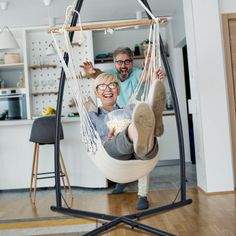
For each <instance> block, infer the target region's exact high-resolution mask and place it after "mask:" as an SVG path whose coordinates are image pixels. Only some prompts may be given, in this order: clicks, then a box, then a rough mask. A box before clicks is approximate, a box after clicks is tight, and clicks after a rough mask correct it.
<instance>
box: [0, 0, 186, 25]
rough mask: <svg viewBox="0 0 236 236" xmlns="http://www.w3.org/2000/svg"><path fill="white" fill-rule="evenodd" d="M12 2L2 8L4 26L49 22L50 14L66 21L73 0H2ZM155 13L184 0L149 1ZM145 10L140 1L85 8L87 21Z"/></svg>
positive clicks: (101, 2)
mask: <svg viewBox="0 0 236 236" xmlns="http://www.w3.org/2000/svg"><path fill="white" fill-rule="evenodd" d="M3 1H6V2H8V8H7V9H6V10H5V11H3V10H0V27H1V28H2V27H3V26H4V25H7V26H9V27H24V26H27V27H28V26H39V25H47V24H48V22H49V20H48V18H49V17H53V18H54V19H56V22H57V23H63V20H64V15H65V11H66V8H67V6H68V5H70V4H72V3H73V0H51V4H50V5H49V6H45V4H44V1H43V0H20V1H19V0H0V2H3ZM147 1H148V3H149V6H150V7H151V10H152V12H153V14H154V15H155V16H172V15H173V14H174V12H175V10H176V8H177V7H178V6H179V4H180V2H181V1H182V0H147ZM137 11H142V13H143V16H145V15H146V14H145V12H144V9H143V8H142V7H141V5H140V4H139V3H138V1H137V0H84V1H83V5H82V9H81V18H82V21H83V22H90V21H104V20H120V19H132V18H135V17H136V12H137Z"/></svg>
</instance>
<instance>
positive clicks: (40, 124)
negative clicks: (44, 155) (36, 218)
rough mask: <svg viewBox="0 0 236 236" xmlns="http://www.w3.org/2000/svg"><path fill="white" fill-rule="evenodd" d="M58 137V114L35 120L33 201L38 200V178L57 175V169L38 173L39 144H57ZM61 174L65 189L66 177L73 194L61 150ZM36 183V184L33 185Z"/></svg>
mask: <svg viewBox="0 0 236 236" xmlns="http://www.w3.org/2000/svg"><path fill="white" fill-rule="evenodd" d="M55 138H56V116H43V117H39V118H37V119H35V120H34V122H33V125H32V129H31V135H30V141H31V142H34V143H35V145H34V156H33V163H32V172H31V181H30V192H29V194H30V197H31V193H32V187H33V188H34V198H33V203H35V200H36V189H37V180H38V179H48V178H54V177H55V171H52V172H44V173H38V162H39V146H40V145H50V144H55ZM62 139H64V134H63V129H62V125H61V126H60V140H62ZM60 176H61V178H62V182H63V185H64V189H65V191H66V184H65V180H64V177H65V179H66V182H67V186H68V189H69V191H70V193H71V195H72V190H71V186H70V181H69V177H68V174H67V171H66V167H65V163H64V160H63V157H62V154H61V151H60ZM33 183H34V186H33Z"/></svg>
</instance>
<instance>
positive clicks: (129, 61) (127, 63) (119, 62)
mask: <svg viewBox="0 0 236 236" xmlns="http://www.w3.org/2000/svg"><path fill="white" fill-rule="evenodd" d="M132 61H133V60H132V59H126V60H124V61H122V60H118V61H115V63H117V64H118V65H119V66H122V64H125V65H129V64H130V63H131V62H132Z"/></svg>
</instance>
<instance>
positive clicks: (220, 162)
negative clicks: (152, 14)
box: [183, 0, 234, 192]
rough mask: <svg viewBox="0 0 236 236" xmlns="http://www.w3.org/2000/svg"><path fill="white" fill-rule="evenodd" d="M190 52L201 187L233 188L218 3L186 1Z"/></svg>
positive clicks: (207, 190) (212, 190) (210, 0)
mask: <svg viewBox="0 0 236 236" xmlns="http://www.w3.org/2000/svg"><path fill="white" fill-rule="evenodd" d="M183 6H184V14H185V28H186V39H187V45H188V53H189V69H190V81H191V93H192V98H193V105H194V107H195V110H194V111H193V112H194V114H193V119H194V132H195V140H196V162H197V177H198V186H199V187H201V188H202V189H203V190H204V191H206V192H219V191H231V190H233V189H234V183H233V171H232V153H231V140H230V127H229V115H228V102H227V94H226V91H227V90H226V77H225V65H224V55H223V42H222V32H221V19H220V15H219V11H220V9H219V4H218V1H212V0H198V1H194V0H183Z"/></svg>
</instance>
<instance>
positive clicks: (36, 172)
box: [33, 143, 39, 203]
mask: <svg viewBox="0 0 236 236" xmlns="http://www.w3.org/2000/svg"><path fill="white" fill-rule="evenodd" d="M36 145H37V148H36V159H35V162H36V166H35V173H34V200H33V203H35V200H36V189H37V176H38V164H39V144H38V143H37V144H36Z"/></svg>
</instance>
